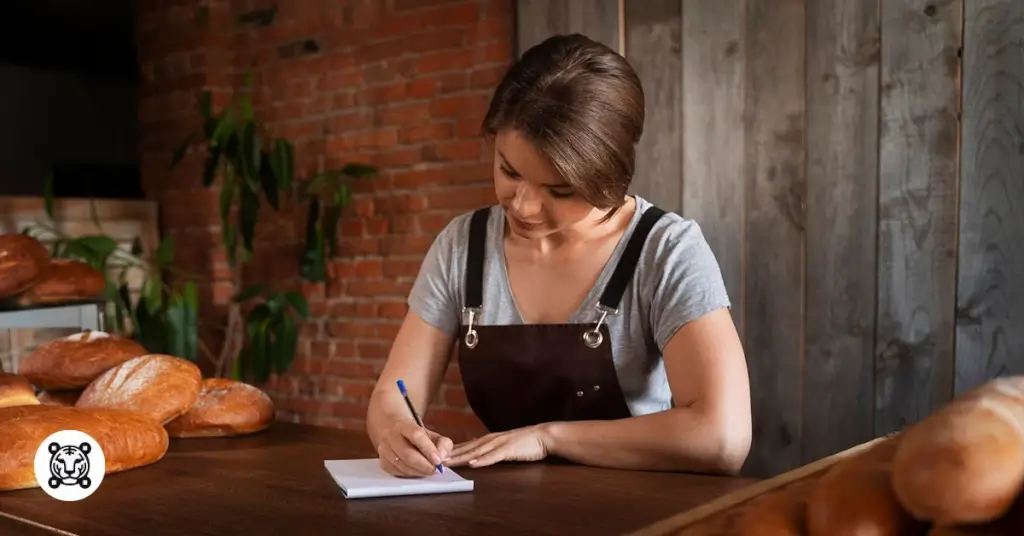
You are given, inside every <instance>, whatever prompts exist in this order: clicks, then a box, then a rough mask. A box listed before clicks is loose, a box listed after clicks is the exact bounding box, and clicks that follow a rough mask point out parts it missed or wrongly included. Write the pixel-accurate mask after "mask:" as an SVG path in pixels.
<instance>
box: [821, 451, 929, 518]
mask: <svg viewBox="0 0 1024 536" xmlns="http://www.w3.org/2000/svg"><path fill="white" fill-rule="evenodd" d="M899 439H900V438H896V439H888V440H884V441H882V442H881V443H878V444H877V445H874V446H872V447H870V448H868V450H866V451H864V452H862V453H860V454H858V455H855V456H853V457H851V458H847V459H845V460H842V461H840V462H839V463H837V464H836V465H833V466H832V468H830V469H829V470H828V471H827V472H826V473H825V474H824V475H823V476H822V477H821V478H819V479H818V480H817V482H816V484H815V486H814V489H813V490H811V495H810V497H809V498H808V500H807V534H808V535H810V536H847V535H849V536H858V535H861V534H871V535H873V536H912V535H923V534H925V532H926V531H927V528H928V526H927V525H926V524H924V523H921V522H919V521H917V520H915V519H914V518H913V517H912V516H911V515H910V513H908V512H907V511H906V510H905V509H904V508H903V506H902V505H901V504H900V502H899V500H897V498H896V494H895V493H894V492H893V490H892V481H891V480H892V459H893V458H894V457H895V454H896V449H897V447H898V445H899Z"/></svg>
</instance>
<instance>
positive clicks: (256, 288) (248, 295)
mask: <svg viewBox="0 0 1024 536" xmlns="http://www.w3.org/2000/svg"><path fill="white" fill-rule="evenodd" d="M266 290H267V285H250V286H248V287H246V288H244V289H242V291H241V292H239V293H238V294H235V295H234V296H233V297H232V298H231V301H233V302H239V303H241V302H244V301H248V300H251V299H252V298H255V297H256V296H259V295H260V294H263V293H264V292H266Z"/></svg>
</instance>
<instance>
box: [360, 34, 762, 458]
mask: <svg viewBox="0 0 1024 536" xmlns="http://www.w3.org/2000/svg"><path fill="white" fill-rule="evenodd" d="M643 121H644V96H643V91H642V89H641V85H640V81H639V79H638V78H637V76H636V74H635V73H634V72H633V70H632V69H631V67H630V66H629V64H628V63H627V62H626V61H625V60H624V59H623V58H622V57H621V56H620V55H618V54H617V53H615V52H614V51H612V50H610V49H609V48H607V47H605V46H603V45H601V44H598V43H596V42H594V41H592V40H590V39H588V38H586V37H583V36H581V35H570V36H555V37H552V38H550V39H547V40H546V41H544V42H542V43H540V44H539V45H537V46H535V47H533V48H531V49H530V50H529V51H527V52H526V53H525V54H524V55H523V57H522V59H521V60H520V61H519V62H518V63H516V64H515V65H513V66H512V68H511V69H510V70H509V71H508V73H507V74H506V76H505V78H504V80H503V81H502V82H501V84H500V85H499V86H498V88H497V90H496V92H495V95H494V97H493V100H492V102H491V105H490V108H489V110H488V112H487V115H486V117H485V119H484V125H483V127H484V129H483V130H484V132H485V134H486V136H487V137H488V138H489V139H490V140H491V141H492V142H493V146H494V189H495V193H496V194H497V199H498V202H499V203H498V205H496V206H494V207H490V208H485V209H481V210H479V211H476V212H474V213H471V214H464V215H462V216H459V217H457V218H455V219H454V220H452V221H451V222H450V223H449V225H448V226H447V227H446V228H445V229H444V230H443V231H441V233H439V235H438V236H437V238H436V241H435V242H434V243H433V245H432V247H431V248H430V251H429V252H428V254H427V256H426V258H425V260H424V261H423V265H422V267H421V270H420V272H419V276H418V277H417V279H416V282H415V284H414V286H413V288H412V291H411V295H410V296H409V305H410V310H409V313H408V315H407V316H406V318H405V320H404V322H403V324H402V326H401V329H400V331H399V333H398V335H397V337H396V339H395V341H394V345H393V347H392V349H391V353H390V356H389V357H388V361H387V364H386V366H385V367H384V370H383V372H382V373H381V376H380V378H379V380H378V384H377V386H376V388H375V390H374V392H373V395H372V397H371V400H370V406H369V411H368V415H367V431H368V433H369V436H370V439H371V440H372V442H373V444H374V445H375V446H376V448H377V452H378V454H379V456H380V463H381V465H382V467H383V468H384V469H385V470H387V471H389V472H390V473H392V474H394V475H398V476H408V477H415V476H426V475H430V474H432V473H435V472H436V471H438V470H439V469H440V468H438V467H437V466H438V464H443V465H444V466H447V467H459V466H469V467H483V466H487V465H491V464H494V463H497V462H501V461H536V460H540V459H542V458H544V457H546V456H557V457H560V458H563V459H567V460H570V461H573V462H576V463H579V464H587V465H594V466H604V467H612V468H624V469H636V470H678V471H699V472H717V473H726V474H735V473H737V472H738V471H739V470H740V467H741V466H742V464H743V462H744V460H745V459H746V456H747V453H748V450H749V445H750V436H751V416H750V396H749V387H748V383H747V381H748V380H747V372H746V363H745V359H744V355H743V349H742V346H741V344H740V341H739V338H738V336H737V333H736V329H735V327H734V325H733V322H732V319H731V317H730V314H729V307H730V302H729V298H728V296H727V295H726V290H725V287H724V284H723V281H722V277H721V273H720V271H719V267H718V264H717V261H716V259H715V257H714V255H713V254H712V252H711V249H710V248H709V247H708V244H707V243H706V242H705V240H704V237H703V235H702V234H701V231H700V229H699V227H698V226H697V224H696V223H694V222H692V221H689V220H685V219H683V218H681V217H680V216H678V215H676V214H673V213H664V212H662V211H661V210H659V209H657V207H654V206H652V205H651V204H650V203H648V202H647V201H645V200H644V199H642V198H640V197H636V196H630V195H628V194H627V189H628V188H629V185H630V181H631V179H632V175H633V169H634V163H633V160H634V147H635V144H636V143H637V141H638V140H639V139H640V135H641V132H642V130H643ZM453 344H458V362H459V370H460V372H461V375H462V380H463V385H464V387H465V390H466V395H467V398H468V400H469V402H470V405H471V407H472V409H473V411H474V412H475V413H476V415H477V416H478V417H479V418H480V419H481V421H482V422H483V423H484V424H485V425H486V426H487V428H488V430H489V431H490V432H492V433H491V434H489V435H486V436H484V437H482V438H478V439H475V440H473V441H469V442H467V443H464V444H461V445H458V446H454V445H453V444H452V441H451V440H450V439H448V438H446V437H443V436H441V435H439V434H437V433H436V432H433V431H427V430H424V429H423V428H421V427H420V426H419V425H418V424H417V423H416V421H415V420H414V419H413V418H412V414H411V412H410V411H409V408H408V407H407V406H406V403H405V401H404V399H403V398H402V395H401V393H400V391H399V389H398V388H397V387H396V382H397V381H398V380H402V381H403V382H404V384H405V385H406V386H407V388H408V393H409V397H410V400H411V401H412V403H413V405H414V406H415V408H416V409H417V410H418V411H420V412H421V413H422V412H425V411H426V408H427V406H428V404H429V402H430V396H431V395H432V394H433V393H435V392H437V390H438V387H439V384H440V382H441V379H442V377H443V375H444V372H445V369H446V367H447V365H448V359H449V356H450V355H451V352H452V345H453ZM442 470H443V469H442Z"/></svg>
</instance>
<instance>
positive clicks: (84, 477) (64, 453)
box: [35, 430, 107, 501]
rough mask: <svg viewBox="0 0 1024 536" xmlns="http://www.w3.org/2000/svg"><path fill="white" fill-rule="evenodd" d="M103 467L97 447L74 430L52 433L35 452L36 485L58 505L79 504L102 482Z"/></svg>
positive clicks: (101, 457) (104, 460) (103, 463)
mask: <svg viewBox="0 0 1024 536" xmlns="http://www.w3.org/2000/svg"><path fill="white" fill-rule="evenodd" d="M106 466H107V460H106V458H104V457H103V449H102V448H100V445H99V443H97V442H96V440H95V439H93V438H92V437H90V436H89V435H88V434H85V433H82V432H79V431H78V430H61V431H59V432H56V433H54V434H52V435H50V437H47V438H46V439H44V440H43V442H42V443H41V444H40V445H39V448H38V449H36V460H35V470H36V482H38V483H39V487H41V488H42V489H43V491H45V492H46V494H47V495H49V496H50V497H53V498H54V499H57V500H60V501H80V500H82V499H84V498H86V497H88V496H90V495H92V493H93V492H94V491H96V488H99V487H100V483H101V482H103V475H104V474H105V473H106Z"/></svg>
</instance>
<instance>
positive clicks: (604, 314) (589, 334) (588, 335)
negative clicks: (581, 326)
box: [583, 303, 619, 348]
mask: <svg viewBox="0 0 1024 536" xmlns="http://www.w3.org/2000/svg"><path fill="white" fill-rule="evenodd" d="M597 310H598V311H600V312H601V318H598V319H597V324H595V325H594V329H590V330H587V331H585V332H583V344H585V345H587V346H588V347H590V348H597V347H598V346H601V343H602V342H604V335H602V334H601V324H604V321H605V319H606V318H608V315H610V314H611V315H616V314H618V313H619V310H618V309H612V308H611V307H606V306H604V305H602V304H600V303H599V304H597Z"/></svg>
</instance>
